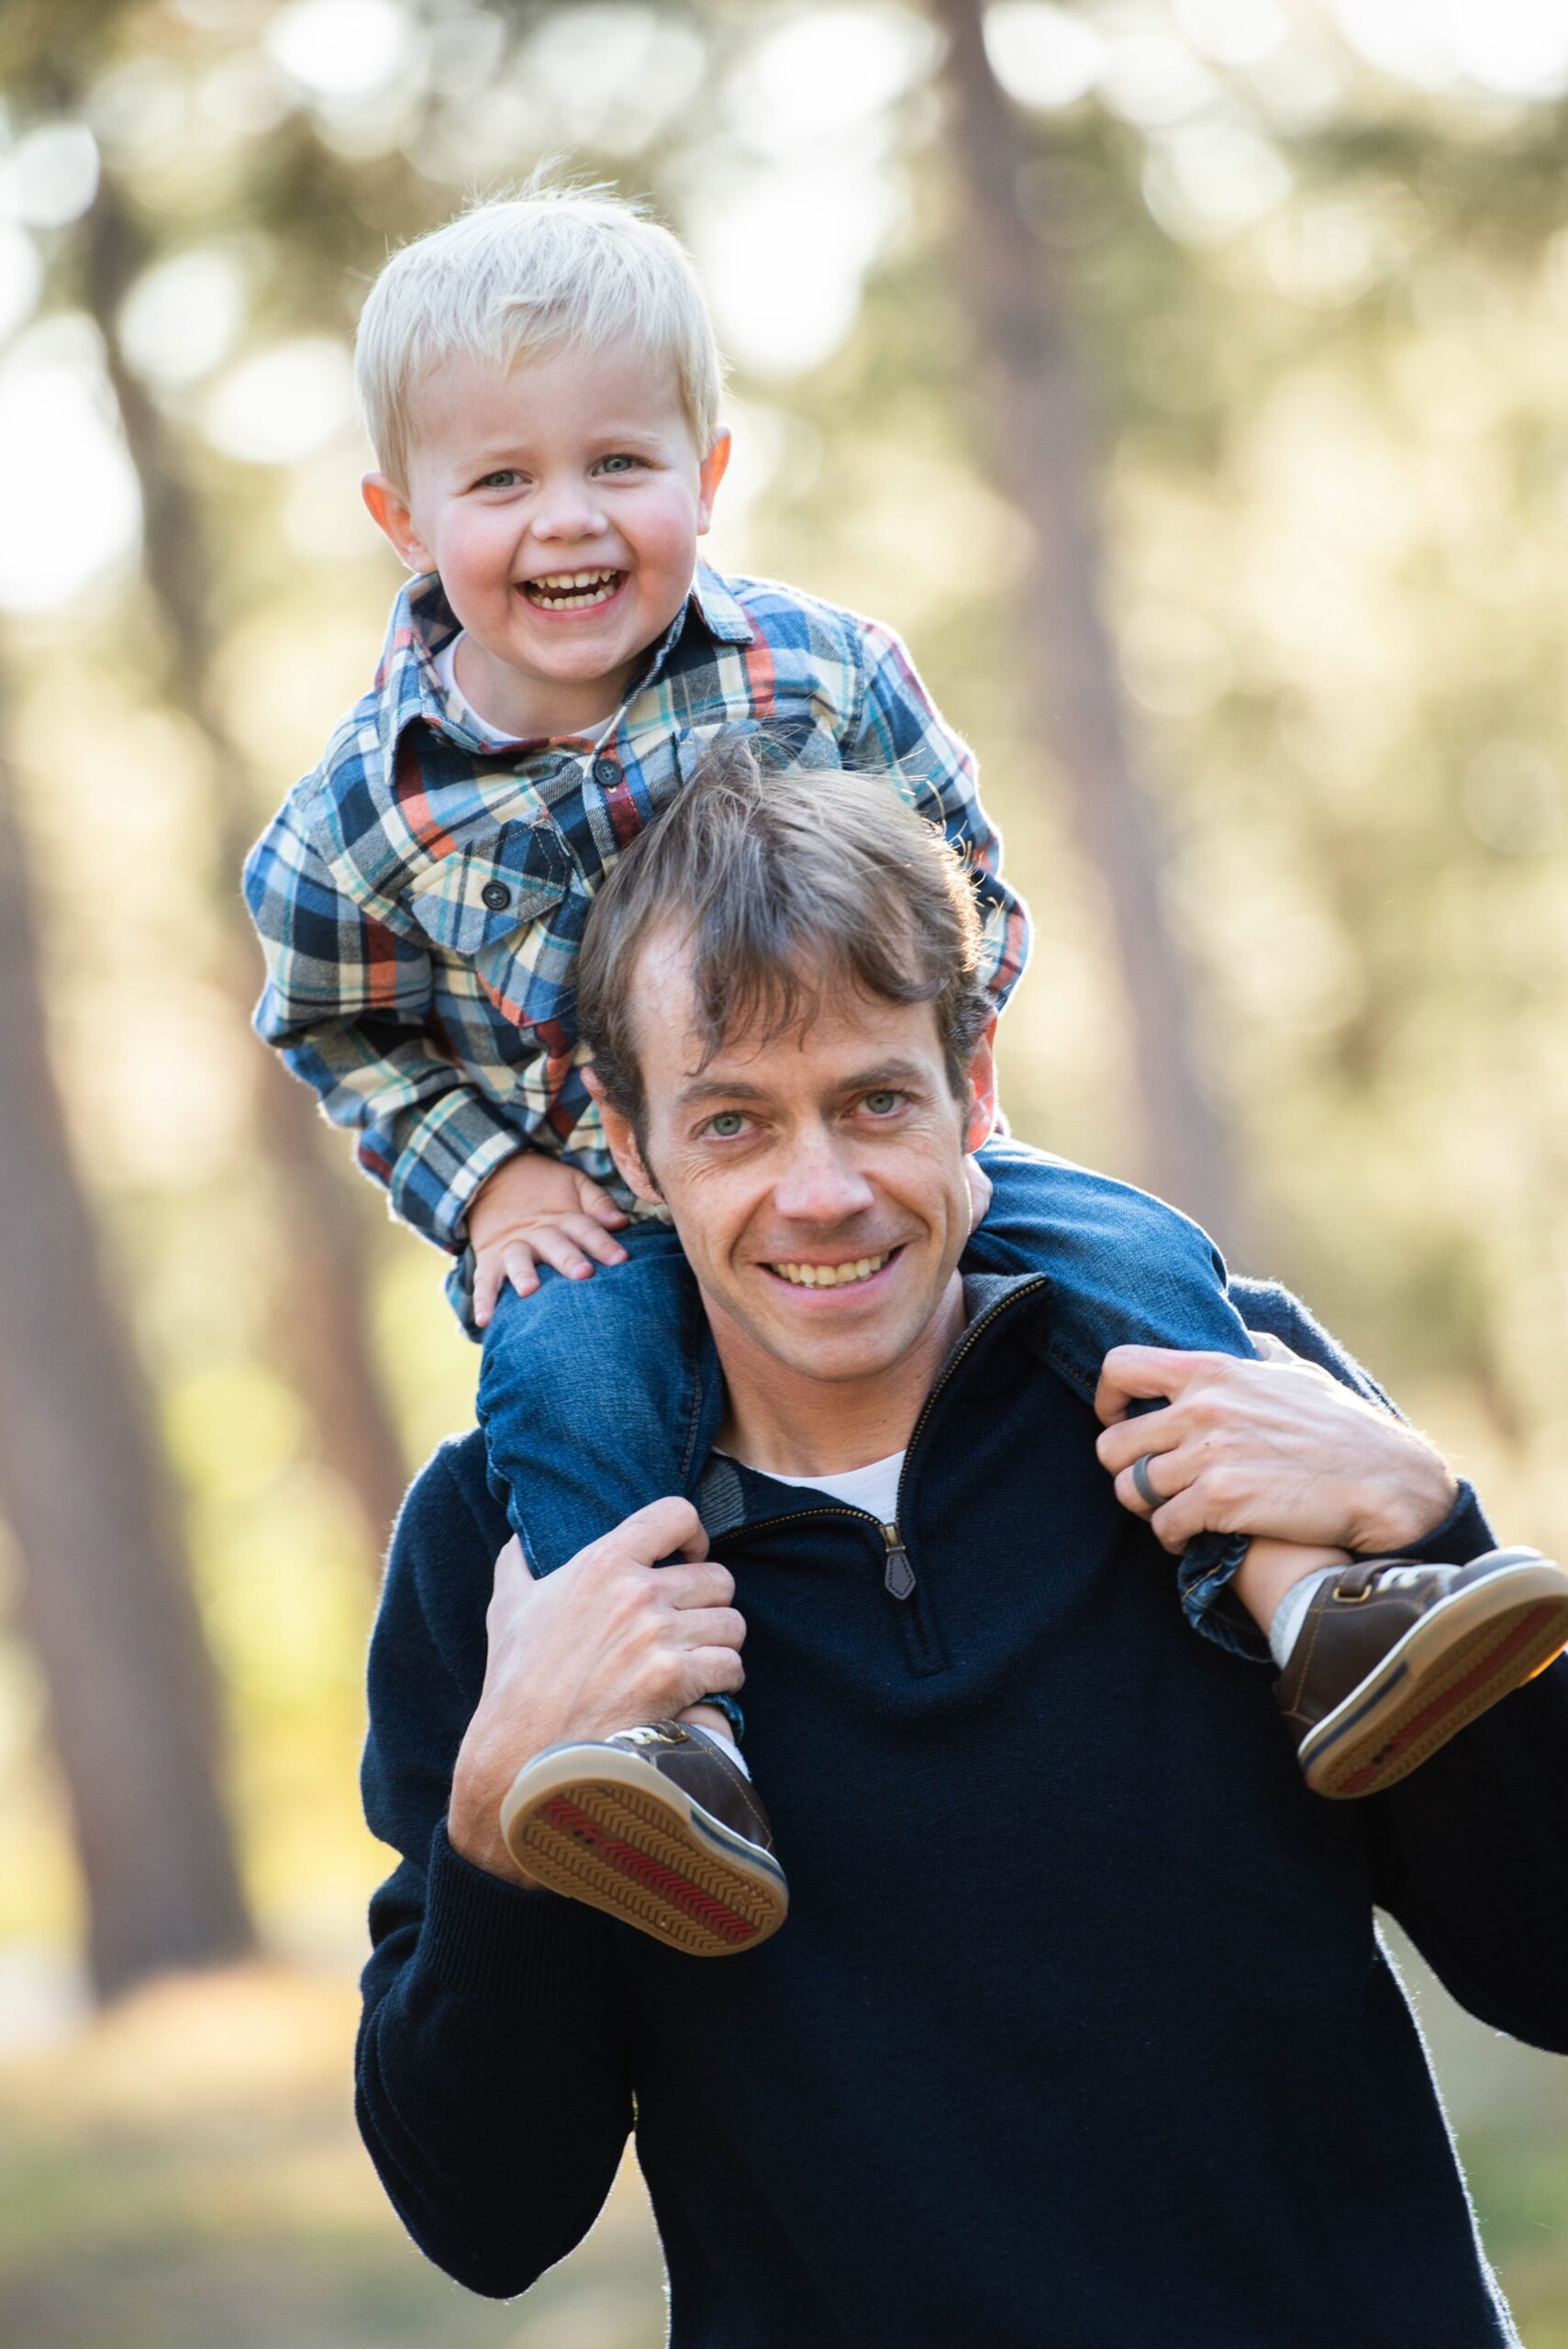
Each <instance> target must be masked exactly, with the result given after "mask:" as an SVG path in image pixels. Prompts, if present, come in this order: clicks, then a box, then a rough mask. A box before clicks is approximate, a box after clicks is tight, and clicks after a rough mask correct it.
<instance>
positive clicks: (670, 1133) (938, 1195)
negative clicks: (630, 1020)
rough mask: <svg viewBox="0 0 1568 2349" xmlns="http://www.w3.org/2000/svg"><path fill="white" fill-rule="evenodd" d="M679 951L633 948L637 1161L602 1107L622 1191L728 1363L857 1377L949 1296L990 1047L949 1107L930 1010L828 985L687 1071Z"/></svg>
mask: <svg viewBox="0 0 1568 2349" xmlns="http://www.w3.org/2000/svg"><path fill="white" fill-rule="evenodd" d="M689 964H690V949H689V947H687V946H686V945H685V944H684V942H681V941H676V940H674V939H672V938H670V937H668V936H666V937H662V938H655V939H653V940H651V941H650V942H649V944H648V945H646V946H645V947H644V949H643V950H642V952H641V955H640V956H639V967H638V971H637V974H636V980H635V996H634V1000H635V1001H636V1004H637V1007H638V1013H637V1035H638V1043H639V1065H640V1069H641V1074H642V1079H643V1092H644V1098H645V1100H646V1102H647V1105H648V1108H647V1116H646V1119H645V1120H644V1128H645V1130H644V1146H643V1148H642V1150H641V1151H640V1152H639V1150H638V1147H637V1144H636V1142H635V1141H634V1140H633V1138H632V1136H631V1133H630V1130H629V1129H628V1127H627V1125H626V1123H625V1121H624V1120H623V1119H617V1118H616V1117H615V1116H614V1114H613V1113H611V1112H606V1130H608V1132H609V1137H610V1140H611V1143H612V1146H613V1147H614V1148H615V1150H616V1154H617V1160H619V1162H620V1163H621V1168H622V1172H623V1174H625V1175H626V1176H627V1178H628V1181H630V1182H631V1183H632V1185H633V1187H634V1188H636V1189H638V1190H639V1191H640V1192H641V1194H642V1196H644V1197H662V1199H663V1201H664V1204H665V1205H666V1206H667V1207H668V1208H669V1209H670V1212H671V1214H672V1216H673V1219H674V1224H675V1229H676V1230H677V1232H678V1233H679V1235H680V1239H681V1243H682V1245H683V1247H684V1250H685V1252H686V1256H687V1258H688V1260H689V1262H690V1264H691V1266H692V1269H693V1271H694V1272H695V1275H696V1276H697V1280H698V1282H699V1284H700V1286H701V1287H702V1291H703V1296H704V1299H705V1302H706V1306H707V1310H708V1315H709V1318H710V1319H711V1321H712V1322H713V1325H714V1329H715V1333H716V1335H717V1338H718V1341H719V1343H720V1346H721V1349H723V1350H724V1351H725V1352H726V1354H727V1359H728V1358H729V1357H730V1356H731V1354H732V1352H733V1350H734V1349H735V1348H739V1349H740V1351H741V1352H742V1353H745V1354H747V1355H749V1356H750V1357H751V1359H752V1360H753V1361H756V1360H757V1359H758V1357H759V1356H762V1357H766V1358H768V1359H769V1360H771V1361H772V1362H773V1364H778V1365H781V1366H783V1367H784V1368H785V1369H787V1370H789V1371H791V1372H794V1373H795V1374H797V1375H804V1376H806V1377H808V1378H811V1379H813V1380H822V1381H828V1382H838V1381H846V1380H874V1379H875V1378H877V1377H878V1376H879V1375H882V1374H884V1373H885V1372H887V1371H889V1370H891V1369H893V1368H894V1367H895V1365H896V1364H898V1363H900V1362H901V1361H902V1360H903V1358H904V1356H905V1355H906V1353H908V1352H909V1350H910V1348H911V1347H913V1346H915V1345H916V1344H917V1342H918V1341H919V1340H920V1339H921V1338H922V1336H923V1335H924V1334H925V1332H926V1331H927V1330H928V1329H929V1327H930V1326H931V1324H932V1323H933V1321H934V1320H935V1319H936V1317H937V1315H938V1314H939V1312H940V1311H941V1310H942V1308H943V1307H944V1305H945V1304H946V1303H947V1302H948V1301H949V1300H950V1299H951V1282H952V1279H953V1275H954V1271H955V1268H956V1266H957V1264H958V1260H959V1257H960V1255H961V1253H962V1249H963V1245H964V1242H965V1241H966V1239H967V1238H968V1235H969V1227H970V1197H969V1188H968V1183H967V1180H966V1176H965V1167H964V1157H965V1152H966V1150H968V1149H973V1148H976V1147H978V1144H979V1143H980V1141H983V1140H984V1136H985V1134H986V1133H987V1132H988V1131H989V1130H990V1125H991V1117H992V1101H993V1080H992V1072H991V1053H990V1042H989V1039H988V1038H987V1039H986V1040H985V1041H983V1042H982V1044H981V1045H980V1047H979V1048H978V1049H977V1051H976V1053H975V1055H974V1060H973V1064H972V1071H971V1076H972V1083H971V1085H970V1087H969V1088H968V1091H967V1093H966V1097H965V1098H964V1099H963V1100H962V1101H960V1100H958V1099H957V1098H955V1097H954V1094H953V1089H952V1085H951V1081H950V1079H949V1075H948V1071H947V1065H946V1062H945V1060H944V1057H943V1054H942V1049H941V1044H940V1039H939V1036H938V1032H937V1024H936V1017H935V1014H934V1012H933V1010H932V1008H931V1007H930V1005H929V1004H923V1003H922V1004H893V1003H888V1002H885V1001H884V1000H882V999H881V998H878V997H870V996H863V995H862V994H860V993H858V992H857V991H855V990H853V989H852V988H851V987H850V986H849V985H848V984H847V983H846V984H845V985H843V986H842V987H841V988H840V990H839V992H838V993H837V995H836V996H833V997H832V999H831V1000H830V1001H829V1002H828V1004H827V1005H826V1006H825V1008H824V1009H823V1010H822V1012H821V1014H820V1015H819V1016H818V1017H817V1019H815V1020H813V1021H812V1022H811V1024H810V1025H809V1027H806V1028H805V1029H797V1030H795V1031H793V1032H792V1033H790V1034H787V1035H784V1036H781V1037H777V1038H775V1039H774V1040H773V1041H771V1042H767V1043H761V1044H759V1043H757V1042H756V1041H753V1040H751V1039H750V1038H747V1037H744V1036H741V1037H737V1038H733V1039H729V1040H727V1041H726V1042H725V1043H724V1045H723V1046H722V1047H721V1049H720V1050H719V1051H718V1052H717V1053H715V1054H714V1056H713V1058H712V1059H711V1060H709V1061H708V1063H707V1064H706V1067H705V1066H703V1065H702V1050H703V1048H702V1040H701V1038H700V1036H699V1035H698V1033H697V1031H696V1029H695V1024H694V1019H693V1010H694V1006H693V999H692V987H691V979H690V974H689Z"/></svg>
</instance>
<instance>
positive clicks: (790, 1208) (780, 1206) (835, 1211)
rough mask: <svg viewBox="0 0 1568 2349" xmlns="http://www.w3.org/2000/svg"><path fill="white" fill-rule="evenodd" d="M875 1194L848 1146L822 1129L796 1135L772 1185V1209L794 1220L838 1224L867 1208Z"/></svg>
mask: <svg viewBox="0 0 1568 2349" xmlns="http://www.w3.org/2000/svg"><path fill="white" fill-rule="evenodd" d="M875 1196H876V1195H875V1193H874V1191H873V1188H872V1186H871V1184H870V1183H869V1182H868V1181H867V1180H866V1177H865V1175H863V1174H862V1172H861V1170H860V1167H859V1166H858V1165H857V1164H856V1163H855V1154H854V1152H853V1149H852V1148H851V1145H850V1144H849V1143H848V1142H847V1141H844V1140H843V1138H842V1137H841V1136H840V1135H837V1134H832V1133H829V1132H827V1131H826V1130H813V1131H811V1132H808V1133H806V1134H802V1135H800V1136H799V1137H798V1138H797V1140H796V1141H795V1148H794V1149H793V1150H792V1152H790V1158H789V1163H788V1165H787V1166H786V1167H785V1168H784V1172H783V1174H782V1175H781V1176H780V1178H779V1180H778V1181H777V1182H776V1183H775V1184H774V1186H773V1208H774V1211H775V1212H776V1213H777V1214H779V1215H781V1216H786V1217H788V1218H789V1219H790V1220H791V1221H792V1222H795V1223H816V1224H833V1223H842V1222H844V1221H845V1220H846V1219H847V1218H849V1217H850V1216H852V1215H860V1214H862V1212H863V1211H864V1209H865V1208H869V1207H870V1206H871V1205H872V1204H873V1200H874V1198H875Z"/></svg>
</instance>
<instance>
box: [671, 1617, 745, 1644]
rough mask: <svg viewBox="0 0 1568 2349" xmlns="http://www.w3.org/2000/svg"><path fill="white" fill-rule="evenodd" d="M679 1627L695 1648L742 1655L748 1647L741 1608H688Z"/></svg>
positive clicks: (682, 1636)
mask: <svg viewBox="0 0 1568 2349" xmlns="http://www.w3.org/2000/svg"><path fill="white" fill-rule="evenodd" d="M675 1628H676V1630H677V1631H678V1632H679V1634H680V1636H681V1638H682V1639H683V1640H689V1641H690V1642H691V1644H692V1646H693V1647H695V1648H734V1649H735V1650H736V1651H737V1652H739V1651H740V1649H741V1648H743V1647H744V1646H745V1644H746V1618H745V1617H744V1615H742V1614H741V1612H740V1609H739V1608H738V1607H684V1608H683V1609H681V1611H680V1620H679V1621H678V1622H677V1624H676V1627H675Z"/></svg>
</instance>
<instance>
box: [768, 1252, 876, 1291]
mask: <svg viewBox="0 0 1568 2349" xmlns="http://www.w3.org/2000/svg"><path fill="white" fill-rule="evenodd" d="M892 1253H893V1251H892V1249H891V1248H887V1249H884V1252H883V1253H882V1254H881V1255H880V1256H857V1257H856V1258H855V1261H854V1263H853V1264H775V1265H774V1266H773V1270H774V1272H775V1273H777V1274H778V1275H780V1277H781V1278H782V1279H784V1280H786V1281H793V1282H794V1283H795V1286H796V1288H846V1287H847V1286H849V1284H850V1283H851V1281H867V1280H870V1278H871V1276H872V1275H873V1273H880V1272H881V1270H882V1268H883V1266H884V1264H886V1262H887V1260H888V1257H889V1256H891V1255H892Z"/></svg>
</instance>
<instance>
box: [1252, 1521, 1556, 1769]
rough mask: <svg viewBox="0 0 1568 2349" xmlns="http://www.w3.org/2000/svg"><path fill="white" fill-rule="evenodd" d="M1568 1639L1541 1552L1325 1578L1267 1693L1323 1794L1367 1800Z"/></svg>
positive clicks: (1350, 1570)
mask: <svg viewBox="0 0 1568 2349" xmlns="http://www.w3.org/2000/svg"><path fill="white" fill-rule="evenodd" d="M1565 1643H1568V1574H1564V1572H1563V1570H1562V1567H1561V1566H1559V1565H1556V1564H1553V1562H1552V1561H1551V1559H1550V1558H1543V1557H1542V1556H1541V1554H1540V1551H1539V1550H1488V1551H1487V1552H1486V1553H1485V1556H1483V1557H1479V1558H1473V1559H1472V1560H1471V1562H1470V1564H1469V1565H1467V1566H1421V1565H1414V1564H1411V1562H1410V1561H1409V1560H1408V1559H1406V1558H1362V1559H1358V1560H1357V1561H1356V1562H1355V1563H1354V1564H1351V1565H1348V1566H1342V1567H1340V1568H1338V1569H1336V1570H1333V1571H1330V1572H1329V1573H1328V1574H1325V1575H1323V1577H1322V1579H1321V1581H1320V1582H1319V1584H1318V1588H1317V1589H1316V1590H1315V1591H1314V1593H1313V1595H1312V1598H1311V1601H1310V1604H1309V1605H1308V1606H1307V1610H1306V1613H1305V1615H1304V1616H1303V1618H1302V1621H1301V1626H1300V1629H1299V1630H1298V1631H1297V1632H1296V1638H1295V1640H1294V1642H1292V1645H1291V1651H1290V1654H1289V1657H1288V1659H1287V1660H1286V1662H1285V1664H1284V1670H1283V1671H1282V1673H1281V1675H1280V1678H1279V1680H1278V1682H1277V1683H1276V1685H1275V1689H1274V1694H1275V1696H1276V1698H1278V1700H1279V1705H1280V1709H1281V1711H1282V1712H1283V1713H1284V1717H1285V1720H1287V1721H1288V1722H1289V1724H1290V1726H1291V1728H1292V1730H1293V1731H1294V1732H1295V1735H1296V1758H1297V1760H1298V1761H1299V1762H1300V1764H1301V1767H1302V1772H1303V1774H1304V1776H1305V1777H1306V1779H1307V1785H1308V1786H1309V1787H1312V1789H1313V1791H1314V1792H1315V1793H1317V1794H1320V1795H1329V1796H1334V1797H1338V1798H1348V1797H1351V1796H1354V1795H1373V1794H1377V1793H1379V1792H1381V1790H1382V1789H1383V1787H1391V1786H1393V1784H1394V1783H1395V1781H1396V1779H1398V1778H1402V1777H1404V1776H1406V1774H1407V1772H1408V1771H1411V1770H1414V1769H1416V1768H1418V1766H1419V1765H1420V1764H1421V1763H1423V1762H1424V1761H1425V1760H1426V1759H1427V1756H1428V1755H1429V1754H1430V1753H1436V1752H1437V1750H1438V1748H1439V1746H1440V1745H1443V1744H1446V1743H1447V1742H1448V1740H1449V1739H1450V1738H1451V1737H1452V1735H1453V1734H1454V1732H1455V1731H1456V1730H1461V1729H1462V1728H1463V1727H1464V1725H1465V1723H1466V1722H1467V1721H1472V1720H1474V1719H1475V1716H1476V1715H1477V1713H1484V1712H1485V1710H1486V1708H1487V1707H1488V1705H1495V1704H1496V1702H1497V1699H1498V1698H1500V1697H1506V1696H1507V1694H1508V1692H1509V1690H1510V1689H1513V1688H1517V1687H1518V1686H1519V1684H1520V1682H1521V1681H1525V1680H1529V1678H1530V1677H1531V1675H1533V1674H1535V1673H1537V1672H1539V1671H1540V1670H1541V1668H1542V1666H1543V1665H1545V1664H1550V1663H1551V1659H1552V1657H1553V1656H1554V1655H1555V1654H1556V1653H1557V1652H1558V1650H1559V1649H1560V1648H1562V1646H1563V1645H1564V1644H1565Z"/></svg>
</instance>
